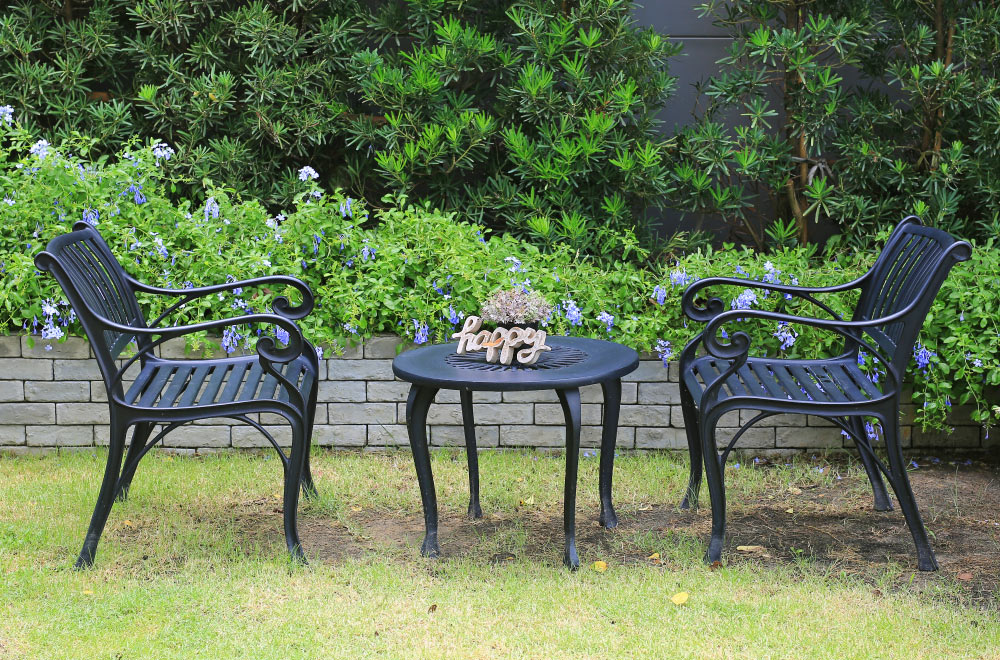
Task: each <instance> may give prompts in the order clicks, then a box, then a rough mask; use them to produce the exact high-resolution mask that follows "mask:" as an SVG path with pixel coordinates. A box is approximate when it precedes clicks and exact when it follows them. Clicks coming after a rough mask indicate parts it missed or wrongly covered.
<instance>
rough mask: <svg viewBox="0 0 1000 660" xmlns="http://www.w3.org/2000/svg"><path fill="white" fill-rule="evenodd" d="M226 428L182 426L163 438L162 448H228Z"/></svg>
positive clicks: (228, 428) (227, 431) (227, 429)
mask: <svg viewBox="0 0 1000 660" xmlns="http://www.w3.org/2000/svg"><path fill="white" fill-rule="evenodd" d="M229 431H230V427H228V426H182V427H180V428H176V429H174V430H173V431H171V432H170V433H168V434H167V435H166V436H165V437H164V438H163V441H162V442H163V446H164V447H188V448H202V447H228V446H230V444H229V435H230V434H229Z"/></svg>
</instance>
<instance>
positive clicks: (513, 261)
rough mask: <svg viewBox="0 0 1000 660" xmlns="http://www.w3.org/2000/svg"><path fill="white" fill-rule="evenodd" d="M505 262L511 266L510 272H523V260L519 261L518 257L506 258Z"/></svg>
mask: <svg viewBox="0 0 1000 660" xmlns="http://www.w3.org/2000/svg"><path fill="white" fill-rule="evenodd" d="M504 261H506V262H507V263H509V264H510V265H511V266H510V268H508V269H507V270H509V271H510V272H512V273H520V272H523V269H522V268H521V260H520V259H518V258H517V257H505V258H504Z"/></svg>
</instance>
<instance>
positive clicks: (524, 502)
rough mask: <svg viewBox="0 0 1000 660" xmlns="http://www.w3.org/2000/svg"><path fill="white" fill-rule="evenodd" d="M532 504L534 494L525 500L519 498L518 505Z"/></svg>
mask: <svg viewBox="0 0 1000 660" xmlns="http://www.w3.org/2000/svg"><path fill="white" fill-rule="evenodd" d="M534 504H535V498H534V496H532V497H529V498H528V499H526V500H521V503H520V504H519V505H518V506H533V505H534Z"/></svg>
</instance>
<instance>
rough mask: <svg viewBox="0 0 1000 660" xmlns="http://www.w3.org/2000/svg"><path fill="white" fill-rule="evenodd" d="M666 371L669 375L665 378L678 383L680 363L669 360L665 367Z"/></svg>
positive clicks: (679, 380)
mask: <svg viewBox="0 0 1000 660" xmlns="http://www.w3.org/2000/svg"><path fill="white" fill-rule="evenodd" d="M667 371H668V372H669V376H668V377H667V380H669V381H670V382H671V383H679V382H681V363H680V362H671V363H670V366H669V367H668V368H667Z"/></svg>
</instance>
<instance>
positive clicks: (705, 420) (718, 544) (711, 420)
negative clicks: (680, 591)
mask: <svg viewBox="0 0 1000 660" xmlns="http://www.w3.org/2000/svg"><path fill="white" fill-rule="evenodd" d="M718 420H719V416H718V415H714V414H709V415H707V416H705V417H702V418H701V420H700V422H699V424H698V435H699V436H700V439H701V449H702V455H703V456H704V464H705V477H706V481H708V494H709V496H710V499H711V501H712V537H711V539H710V540H709V543H708V552H706V553H705V561H706V562H707V563H709V564H712V563H715V562H717V561H721V560H722V546H723V543H724V542H725V538H726V484H725V476H724V474H723V468H724V467H725V466H724V465H723V464H722V460H721V459H720V457H719V452H718V450H717V449H716V446H715V424H716V422H718Z"/></svg>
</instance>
